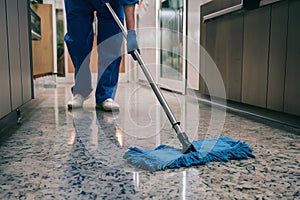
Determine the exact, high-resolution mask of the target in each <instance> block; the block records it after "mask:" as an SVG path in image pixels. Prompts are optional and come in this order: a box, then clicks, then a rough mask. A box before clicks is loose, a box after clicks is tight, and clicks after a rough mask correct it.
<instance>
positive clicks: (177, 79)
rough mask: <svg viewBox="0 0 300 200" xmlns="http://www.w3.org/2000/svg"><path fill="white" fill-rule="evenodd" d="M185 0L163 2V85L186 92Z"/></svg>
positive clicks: (161, 16)
mask: <svg viewBox="0 0 300 200" xmlns="http://www.w3.org/2000/svg"><path fill="white" fill-rule="evenodd" d="M184 9H185V5H184V1H183V0H163V1H162V2H161V15H160V24H161V48H160V58H161V59H160V70H159V71H160V75H159V79H158V82H159V84H160V85H161V87H164V88H167V89H170V90H173V91H177V92H180V93H185V63H184V59H183V58H184V57H185V56H184V53H185V49H184V47H185V39H184V35H185V17H184Z"/></svg>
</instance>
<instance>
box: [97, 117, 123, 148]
mask: <svg viewBox="0 0 300 200" xmlns="http://www.w3.org/2000/svg"><path fill="white" fill-rule="evenodd" d="M96 114H97V124H98V130H99V133H102V134H103V135H104V136H105V137H106V138H107V139H108V140H109V141H110V142H111V143H112V144H115V145H116V146H118V147H120V145H121V144H120V143H119V141H118V138H117V136H116V134H117V133H116V131H117V119H118V115H117V113H111V112H102V111H97V112H96Z"/></svg>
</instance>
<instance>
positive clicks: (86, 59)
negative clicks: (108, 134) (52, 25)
mask: <svg viewBox="0 0 300 200" xmlns="http://www.w3.org/2000/svg"><path fill="white" fill-rule="evenodd" d="M106 2H109V4H110V5H111V7H112V8H113V9H114V11H115V12H116V14H117V16H118V17H119V19H120V20H121V22H122V23H124V19H125V21H126V27H127V30H128V32H127V51H128V52H129V53H131V55H132V56H133V58H134V59H135V57H134V54H133V51H134V50H135V49H137V50H138V43H137V40H136V32H135V30H134V27H135V21H134V10H135V4H137V3H138V2H139V0H110V1H109V0H65V9H66V17H67V33H66V35H65V42H66V44H67V47H68V50H69V53H70V56H71V59H72V62H73V65H74V68H75V83H74V86H73V87H72V89H71V91H72V94H73V96H72V100H70V101H69V102H68V108H81V107H82V106H83V102H84V100H86V98H87V97H88V96H89V95H90V93H91V92H92V90H93V88H92V83H91V82H92V81H91V72H90V68H89V64H90V54H91V51H92V46H93V38H94V32H93V21H94V12H95V11H96V12H97V19H98V26H97V27H98V35H97V44H98V47H97V51H98V82H97V88H96V91H95V99H96V107H97V108H101V109H103V110H105V111H111V110H119V105H118V103H116V102H115V101H114V97H115V93H116V90H117V85H118V78H119V68H120V63H121V56H122V51H121V46H122V41H123V35H122V33H121V30H120V28H119V27H118V25H117V23H116V22H115V20H114V19H113V17H112V15H111V13H110V12H109V10H108V9H107V7H106V5H105V3H106Z"/></svg>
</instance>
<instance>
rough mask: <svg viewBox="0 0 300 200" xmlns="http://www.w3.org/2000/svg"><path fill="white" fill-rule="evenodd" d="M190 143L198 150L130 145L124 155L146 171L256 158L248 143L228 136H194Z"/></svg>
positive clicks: (131, 162)
mask: <svg viewBox="0 0 300 200" xmlns="http://www.w3.org/2000/svg"><path fill="white" fill-rule="evenodd" d="M192 144H193V145H194V146H195V148H196V150H197V152H190V153H187V154H183V153H181V149H176V148H174V147H171V146H167V145H160V146H158V147H156V149H154V150H142V149H139V148H136V147H131V148H129V149H128V151H127V152H126V153H125V155H124V158H125V159H126V160H127V162H129V163H130V164H132V165H134V166H135V167H137V168H140V169H144V170H148V171H157V170H165V169H172V168H180V167H189V166H193V165H204V164H206V163H209V162H211V161H218V162H227V161H229V160H233V159H235V160H240V159H248V158H249V157H251V158H255V156H254V155H253V154H252V148H251V147H250V146H249V145H248V144H246V143H245V142H241V141H239V140H234V139H231V138H228V137H220V138H212V139H204V140H197V141H194V142H192Z"/></svg>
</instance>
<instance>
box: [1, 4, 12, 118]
mask: <svg viewBox="0 0 300 200" xmlns="http://www.w3.org/2000/svg"><path fill="white" fill-rule="evenodd" d="M0 27H2V28H1V29H0V35H1V37H0V44H1V46H0V63H1V64H0V71H1V73H0V91H1V94H0V102H1V103H0V118H2V117H3V116H4V115H6V114H7V113H9V112H10V110H11V102H10V80H9V64H8V47H7V28H6V9H5V0H0Z"/></svg>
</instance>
